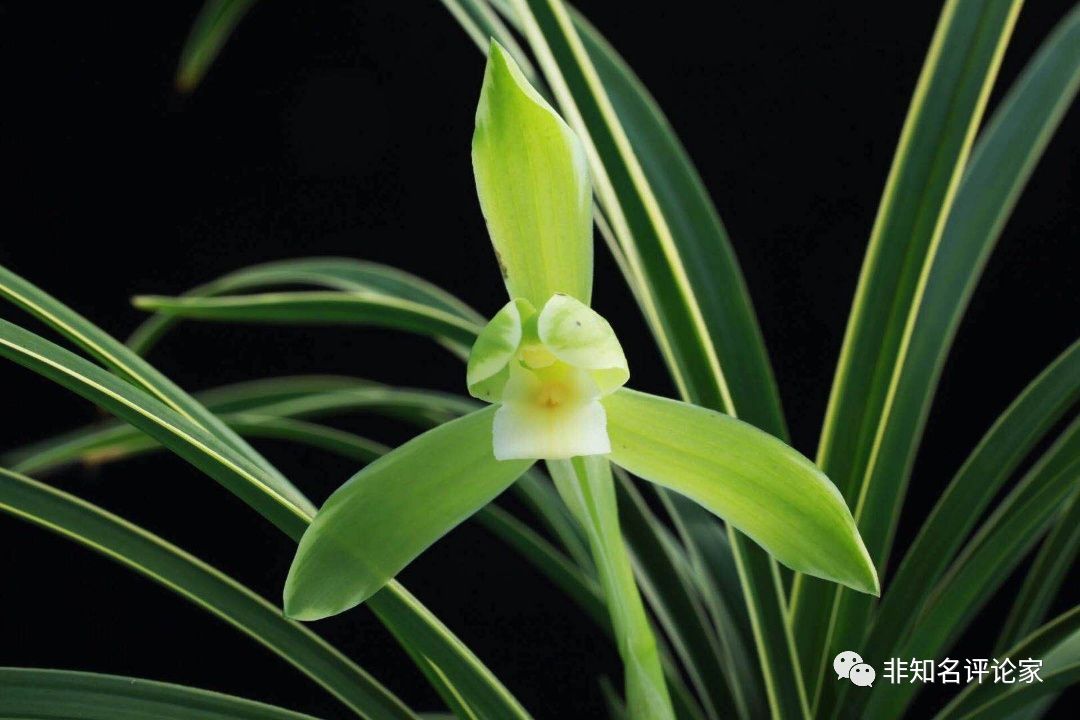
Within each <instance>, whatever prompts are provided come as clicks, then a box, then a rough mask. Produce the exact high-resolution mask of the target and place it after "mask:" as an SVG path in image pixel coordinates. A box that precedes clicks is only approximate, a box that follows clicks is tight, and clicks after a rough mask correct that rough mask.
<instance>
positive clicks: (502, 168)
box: [472, 41, 593, 307]
mask: <svg viewBox="0 0 1080 720" xmlns="http://www.w3.org/2000/svg"><path fill="white" fill-rule="evenodd" d="M472 157H473V171H474V173H475V175H476V190H477V194H478V195H479V196H480V207H481V209H482V210H483V212H484V218H485V219H486V220H487V226H488V232H489V233H490V234H491V242H492V244H493V245H494V246H495V254H496V256H497V257H498V259H499V264H500V266H501V268H502V272H503V279H504V280H505V282H506V289H507V290H508V291H509V293H510V297H511V298H518V297H520V298H525V299H526V300H528V301H529V302H531V303H532V304H533V305H534V306H535V307H541V306H542V305H543V304H544V303H545V302H547V299H548V298H550V297H551V296H552V295H553V294H555V293H557V292H563V293H567V294H568V295H572V296H574V297H576V298H577V299H579V300H581V301H582V302H585V303H588V302H589V299H590V296H591V294H592V273H593V242H592V188H591V186H590V184H589V175H588V161H587V159H586V157H585V150H584V148H583V147H582V144H581V141H580V140H579V139H578V138H577V136H576V135H574V132H573V131H572V130H571V129H570V128H569V127H568V126H567V125H566V123H565V122H563V121H562V118H560V117H559V116H558V114H557V113H556V112H555V111H554V110H553V109H552V108H551V106H550V105H548V104H547V102H546V101H545V100H544V99H543V98H542V97H540V95H539V94H538V93H537V92H536V90H534V89H533V88H532V87H531V86H530V85H529V83H528V81H527V80H526V79H525V77H524V76H523V75H522V74H521V71H520V70H519V69H518V67H517V65H515V64H514V61H513V59H512V58H511V57H510V56H509V54H507V53H506V51H505V50H503V48H502V47H500V46H499V44H498V43H495V42H494V41H493V42H492V44H491V50H490V52H489V53H488V64H487V70H486V71H485V73H484V87H483V90H482V92H481V94H480V103H479V105H478V107H477V108H476V132H475V133H474V134H473V145H472Z"/></svg>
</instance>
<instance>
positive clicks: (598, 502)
mask: <svg viewBox="0 0 1080 720" xmlns="http://www.w3.org/2000/svg"><path fill="white" fill-rule="evenodd" d="M547 466H548V471H549V472H550V473H551V476H552V477H553V478H554V479H555V485H556V487H557V488H558V489H559V494H560V495H562V496H563V498H564V500H565V501H566V503H567V505H569V506H570V507H571V508H573V509H574V510H575V512H576V513H577V514H578V515H579V516H580V517H582V518H583V519H584V522H583V525H584V527H585V532H586V534H587V535H588V537H589V545H590V547H591V549H592V555H593V560H594V562H595V563H596V569H597V573H598V574H599V577H600V584H601V586H602V587H603V588H604V597H605V599H606V601H607V607H608V612H609V614H610V615H611V625H612V628H613V630H614V631H615V642H616V644H617V645H618V648H619V655H620V657H621V658H622V661H623V669H624V673H625V688H624V691H625V696H626V707H627V711H628V713H629V716H630V717H631V718H634V719H635V720H654V719H663V718H672V719H673V718H674V717H675V714H674V709H673V708H672V704H671V698H670V696H669V694H668V689H667V684H666V683H665V680H664V670H663V664H662V663H661V660H660V653H659V651H658V649H657V642H656V638H655V637H654V636H653V632H652V628H651V627H650V626H649V619H648V616H647V615H646V614H645V606H644V604H643V603H642V601H641V595H640V594H639V593H638V588H637V585H636V584H635V582H634V571H633V568H632V566H631V562H630V556H629V554H628V553H627V551H626V545H625V544H624V542H623V538H622V533H621V531H620V528H619V511H618V505H617V501H616V497H615V483H614V480H613V479H612V477H611V466H610V465H609V464H608V461H607V459H606V458H604V457H599V456H592V457H584V458H574V459H573V460H549V461H548V462H547Z"/></svg>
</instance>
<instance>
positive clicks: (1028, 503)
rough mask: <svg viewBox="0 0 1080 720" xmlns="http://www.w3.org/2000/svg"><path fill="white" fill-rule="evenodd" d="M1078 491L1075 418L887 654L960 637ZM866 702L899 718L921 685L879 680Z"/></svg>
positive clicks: (913, 653) (923, 649) (927, 649)
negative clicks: (1063, 504)
mask: <svg viewBox="0 0 1080 720" xmlns="http://www.w3.org/2000/svg"><path fill="white" fill-rule="evenodd" d="M1077 488H1080V419H1078V420H1077V421H1074V422H1073V423H1072V424H1071V425H1070V426H1069V428H1068V429H1067V430H1066V431H1065V432H1064V433H1063V434H1062V437H1061V438H1059V439H1058V441H1057V442H1055V443H1054V445H1053V447H1051V448H1050V449H1049V450H1047V451H1046V453H1045V454H1044V455H1043V457H1042V458H1041V459H1040V460H1039V462H1038V463H1037V464H1036V465H1035V467H1034V468H1032V470H1031V471H1030V472H1029V473H1028V474H1027V475H1026V476H1025V477H1024V479H1023V480H1022V481H1021V483H1020V484H1019V485H1017V487H1016V488H1015V489H1014V490H1013V491H1012V492H1011V493H1009V495H1008V496H1007V497H1006V498H1005V500H1004V501H1002V503H1001V504H1000V505H999V506H998V507H997V509H996V510H995V511H994V513H993V514H992V515H991V516H990V518H988V519H987V521H986V522H985V523H984V524H983V525H982V527H981V528H980V529H979V531H978V532H977V533H976V534H975V536H974V537H973V538H972V539H971V540H970V541H969V542H968V544H967V546H966V547H965V548H964V551H963V552H962V553H961V554H960V556H959V557H958V558H957V560H956V562H955V563H954V564H953V566H952V568H950V570H949V572H948V573H947V574H946V576H945V577H944V578H943V579H942V580H941V581H940V582H939V583H938V584H937V586H936V587H935V588H934V589H933V591H932V592H931V593H930V596H931V597H930V599H929V601H928V603H927V605H926V608H925V609H924V610H923V612H922V614H921V615H920V616H919V619H918V620H917V622H916V623H915V626H914V627H913V628H912V631H911V632H910V633H909V634H907V635H906V636H904V637H903V638H901V639H900V642H899V643H898V644H897V645H896V646H894V647H893V648H891V649H890V648H881V649H879V648H871V649H869V650H868V652H869V653H870V655H871V656H873V654H875V653H881V654H882V655H881V658H878V659H883V658H889V657H902V658H911V657H913V658H933V657H939V653H940V652H943V651H945V650H947V649H948V647H949V646H950V645H951V644H952V643H953V642H954V641H955V640H956V638H957V637H959V635H960V633H962V632H963V630H964V628H965V627H967V624H968V623H969V622H970V621H971V618H972V617H973V616H974V614H975V613H976V612H977V611H978V610H979V608H981V607H982V606H983V605H984V604H985V603H986V602H988V601H989V599H990V597H991V596H992V594H993V593H994V591H995V590H996V589H997V588H998V587H1000V585H1001V583H1003V582H1004V581H1005V580H1006V579H1007V578H1008V576H1009V574H1010V573H1011V572H1012V570H1013V569H1014V568H1015V567H1016V566H1017V565H1018V564H1019V563H1020V561H1021V560H1022V559H1023V558H1024V556H1025V555H1026V554H1027V552H1028V551H1029V550H1030V549H1031V547H1032V546H1033V545H1034V544H1035V542H1036V541H1037V540H1038V538H1039V536H1040V535H1041V534H1042V533H1043V532H1044V531H1045V530H1046V527H1047V525H1048V524H1049V523H1050V520H1051V519H1052V518H1053V516H1054V513H1055V511H1057V510H1058V509H1060V507H1061V504H1062V503H1063V502H1064V501H1066V500H1067V499H1068V498H1069V497H1070V496H1071V495H1073V494H1074V493H1075V492H1076V491H1077ZM875 689H876V690H877V692H875V693H871V694H869V696H868V699H867V701H866V711H865V716H866V717H872V718H875V720H877V719H878V718H880V719H881V720H889V719H890V718H896V717H899V716H900V715H901V714H902V713H903V712H904V709H905V707H906V706H907V704H908V703H909V702H910V701H911V699H912V698H913V696H914V695H915V693H916V692H917V691H918V689H919V688H918V686H915V685H913V684H881V685H880V686H879V687H877V688H875Z"/></svg>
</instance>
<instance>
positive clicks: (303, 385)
mask: <svg viewBox="0 0 1080 720" xmlns="http://www.w3.org/2000/svg"><path fill="white" fill-rule="evenodd" d="M377 387H386V386H385V385H383V384H382V383H377V382H375V381H374V380H367V379H365V378H354V377H345V376H341V375H285V376H281V377H271V378H263V379H260V380H245V381H243V382H238V383H231V384H229V385H222V386H220V387H215V388H211V389H209V390H202V391H200V392H197V393H195V398H196V399H197V400H198V401H199V402H201V403H202V404H203V406H205V407H206V408H207V409H208V410H212V411H213V412H214V414H215V415H220V414H221V413H230V412H244V411H246V410H255V409H257V408H260V407H262V406H265V405H267V404H269V403H275V402H285V401H286V400H295V399H297V398H302V397H307V396H309V395H315V394H330V393H337V392H342V391H348V390H365V389H371V388H377Z"/></svg>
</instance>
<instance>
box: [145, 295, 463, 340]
mask: <svg viewBox="0 0 1080 720" xmlns="http://www.w3.org/2000/svg"><path fill="white" fill-rule="evenodd" d="M132 302H133V303H134V305H135V307H138V308H140V309H142V310H150V311H153V312H157V313H162V314H165V315H171V316H173V317H183V318H187V319H190V320H215V321H237V320H241V321H245V322H260V323H261V322H266V323H312V324H357V325H374V326H377V327H387V328H392V329H400V330H407V331H410V332H415V333H420V334H422V335H430V336H432V337H438V338H446V339H448V340H451V341H453V342H455V343H459V344H461V345H465V346H468V345H471V344H472V342H473V341H474V340H475V339H476V334H477V333H478V332H479V330H480V328H479V327H477V326H476V325H475V324H474V323H473V322H471V321H468V320H465V319H464V318H461V317H459V316H457V315H454V314H451V313H448V312H445V311H443V310H438V309H436V308H432V307H430V306H428V305H423V304H421V303H415V302H412V301H410V300H403V299H400V298H395V297H393V296H390V295H383V294H380V293H371V292H318V291H307V292H276V293H261V294H258V295H229V296H224V297H211V298H202V297H177V298H170V297H158V296H150V295H143V296H139V297H136V298H134V300H133V301H132Z"/></svg>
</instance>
